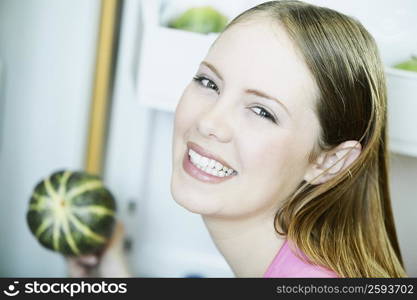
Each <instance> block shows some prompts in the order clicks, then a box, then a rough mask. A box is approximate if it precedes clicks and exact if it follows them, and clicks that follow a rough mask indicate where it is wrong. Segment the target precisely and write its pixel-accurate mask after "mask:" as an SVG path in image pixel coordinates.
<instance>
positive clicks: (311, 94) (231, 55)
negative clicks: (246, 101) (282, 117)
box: [206, 19, 317, 108]
mask: <svg viewBox="0 0 417 300" xmlns="http://www.w3.org/2000/svg"><path fill="white" fill-rule="evenodd" d="M206 60H207V61H208V62H210V63H212V64H213V65H215V67H216V68H217V69H218V70H219V72H220V73H221V74H222V76H223V77H224V80H225V85H228V84H230V85H234V84H236V85H239V86H242V87H244V88H255V89H258V90H262V91H263V92H266V93H269V94H272V96H275V97H277V98H280V99H282V101H284V102H287V103H288V104H287V103H286V105H287V106H288V107H291V106H296V105H304V106H306V105H307V106H309V107H310V108H312V107H313V103H312V102H313V101H312V100H313V99H314V98H315V96H316V95H317V92H316V84H315V82H314V79H313V77H312V75H311V73H310V71H309V69H308V67H307V65H306V64H305V62H304V61H303V59H302V57H301V55H300V54H299V53H298V49H297V48H296V46H295V45H294V44H293V42H292V41H291V40H290V38H289V36H288V34H287V33H286V31H285V29H284V28H283V27H282V26H281V25H279V24H278V22H276V21H273V20H271V19H265V20H259V19H258V20H249V21H245V22H243V23H238V24H235V25H233V26H231V27H230V28H229V29H228V30H226V31H225V32H223V33H222V34H221V36H220V37H219V38H218V39H217V41H216V42H215V44H214V45H213V46H212V47H211V48H210V50H209V52H208V54H207V57H206ZM290 102H292V103H290Z"/></svg>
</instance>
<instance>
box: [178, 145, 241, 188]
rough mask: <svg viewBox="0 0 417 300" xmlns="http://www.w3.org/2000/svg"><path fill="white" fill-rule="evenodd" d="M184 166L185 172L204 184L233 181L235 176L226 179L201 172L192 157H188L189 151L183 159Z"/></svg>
mask: <svg viewBox="0 0 417 300" xmlns="http://www.w3.org/2000/svg"><path fill="white" fill-rule="evenodd" d="M182 166H183V168H184V170H185V171H186V172H187V173H188V174H189V175H190V176H191V177H193V178H195V179H197V180H200V181H202V182H206V183H220V182H223V181H226V180H229V179H231V178H232V177H234V176H235V175H230V176H224V177H217V176H213V175H210V174H207V173H206V172H204V171H203V170H200V169H199V168H197V167H196V166H194V165H193V164H192V163H191V161H190V157H189V156H188V149H187V151H186V152H185V154H184V159H183V163H182Z"/></svg>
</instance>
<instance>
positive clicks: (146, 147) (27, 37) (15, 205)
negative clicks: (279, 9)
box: [0, 0, 417, 277]
mask: <svg viewBox="0 0 417 300" xmlns="http://www.w3.org/2000/svg"><path fill="white" fill-rule="evenodd" d="M261 2H263V1H256V0H233V1H220V0H212V1H209V0H207V1H199V0H185V1H180V0H177V1H175V0H171V1H157V0H142V1H140V0H124V1H122V0H120V1H118V0H88V1H86V0H0V201H1V210H0V241H1V247H0V276H2V277H6V276H7V277H23V276H27V277H31V276H34V277H35V276H43V277H57V276H60V277H61V276H67V270H66V265H65V261H64V259H63V257H62V256H61V255H59V254H56V253H54V252H51V251H49V250H46V249H45V248H43V247H42V246H40V244H39V243H38V242H37V241H36V239H35V238H34V237H33V236H32V234H31V233H30V231H29V229H28V226H27V224H26V219H25V215H26V210H27V206H28V201H29V198H30V195H31V193H32V190H33V188H34V186H35V184H36V183H37V182H39V181H40V180H41V179H42V178H44V177H46V176H47V175H49V174H50V173H52V172H53V171H56V170H58V169H71V170H87V171H90V172H93V173H97V174H101V175H102V177H103V179H104V181H105V183H106V185H107V186H108V187H109V189H110V190H111V191H112V192H113V193H114V195H115V196H116V198H117V203H118V217H119V218H120V219H121V220H122V221H123V222H124V223H125V226H126V231H127V239H126V248H127V249H128V253H129V261H130V266H131V270H132V273H133V274H134V275H135V276H141V277H142V276H144V277H148V276H150V277H194V276H199V277H214V276H215V277H233V274H232V272H231V271H230V269H229V268H228V266H227V264H226V262H225V261H224V259H223V258H222V256H221V255H220V254H219V253H218V251H217V250H216V248H215V246H214V245H213V243H212V241H211V240H210V238H209V235H208V233H207V231H206V229H205V227H204V225H203V223H202V220H201V217H200V216H199V215H194V214H191V213H189V212H188V211H186V210H184V209H183V208H182V207H179V206H178V205H177V204H176V203H175V202H174V201H173V200H172V198H171V195H170V190H169V185H170V173H171V137H172V130H173V117H174V109H175V106H176V103H177V101H178V100H179V98H180V95H181V93H182V91H183V89H184V88H185V86H186V85H187V83H188V82H189V81H190V80H191V78H192V76H193V75H194V72H195V71H196V69H197V66H198V63H199V62H200V61H201V59H202V58H203V57H204V56H205V54H206V52H207V50H208V47H209V45H210V44H211V42H212V41H213V40H214V39H215V37H216V36H217V33H216V32H215V31H216V30H217V29H218V28H217V27H218V26H221V23H222V22H221V20H222V18H226V19H227V20H231V19H232V18H233V17H234V16H236V15H237V14H238V13H240V12H241V11H243V10H245V9H247V8H249V7H252V6H254V5H256V4H259V3H261ZM306 2H310V3H313V4H318V5H322V6H327V7H330V8H333V9H336V10H339V11H341V12H343V13H346V14H348V15H351V16H354V17H356V18H357V19H359V20H360V21H361V22H362V23H363V24H364V25H365V27H366V28H367V29H368V30H369V31H370V32H371V34H372V35H373V36H374V37H375V39H376V41H377V43H378V45H379V48H380V51H381V55H382V58H383V61H384V64H385V67H386V74H387V80H388V91H389V121H390V123H389V136H390V145H389V147H390V150H391V154H392V156H391V178H392V182H391V189H392V202H393V208H394V214H395V220H396V225H397V231H398V234H399V239H400V245H401V248H402V253H403V257H404V260H405V264H406V268H407V272H408V274H409V276H417V239H416V237H417V196H416V195H417V120H416V115H417V73H416V72H413V71H405V70H403V69H398V68H393V66H394V65H396V64H398V63H401V62H404V61H407V60H409V59H410V58H411V56H412V55H417V39H416V36H417V19H416V18H415V16H416V15H417V2H416V1H413V0H401V1H384V2H381V1H377V0H367V1H360V0H351V1H342V0H339V1H336V0H333V1H325V0H308V1H306ZM206 5H211V6H212V7H213V8H214V9H215V10H216V11H217V12H219V13H220V14H221V16H220V17H219V15H216V14H212V15H215V18H218V19H217V20H220V21H219V23H216V25H215V26H213V27H212V28H211V29H210V30H209V31H212V32H211V33H208V34H206V33H203V32H202V31H203V30H206V28H201V27H200V28H197V29H196V28H194V29H196V31H199V32H192V31H189V30H190V28H185V26H184V20H181V16H182V17H184V16H183V15H182V14H183V13H184V12H185V11H186V10H187V9H189V8H192V7H201V6H206ZM219 18H220V19H219ZM173 20H177V21H178V22H173ZM181 22H183V23H181ZM406 68H407V67H406Z"/></svg>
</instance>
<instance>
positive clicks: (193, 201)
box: [171, 176, 220, 215]
mask: <svg viewBox="0 0 417 300" xmlns="http://www.w3.org/2000/svg"><path fill="white" fill-rule="evenodd" d="M171 196H172V198H173V199H174V200H175V202H177V204H179V205H180V206H182V207H183V208H185V209H186V210H188V211H189V212H192V213H195V214H199V215H216V214H217V213H219V211H220V207H219V203H216V202H213V198H212V197H204V196H202V195H201V194H199V193H197V192H196V191H191V190H189V189H188V188H186V187H185V186H184V184H181V183H179V182H178V180H177V179H176V178H175V176H172V177H171Z"/></svg>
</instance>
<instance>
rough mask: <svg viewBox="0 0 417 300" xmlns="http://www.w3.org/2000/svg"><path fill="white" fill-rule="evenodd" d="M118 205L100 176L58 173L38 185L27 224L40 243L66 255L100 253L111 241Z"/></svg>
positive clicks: (31, 201) (31, 202)
mask: <svg viewBox="0 0 417 300" xmlns="http://www.w3.org/2000/svg"><path fill="white" fill-rule="evenodd" d="M115 211H116V204H115V200H114V197H113V195H112V194H111V193H110V191H109V190H107V189H106V188H105V187H104V186H103V183H102V181H101V180H100V178H99V177H98V176H94V175H90V174H87V173H84V172H70V171H59V172H55V173H54V174H52V175H51V176H50V177H48V178H46V179H45V180H43V181H41V182H40V183H38V184H37V185H36V187H35V189H34V191H33V193H32V196H31V199H30V203H29V210H28V212H27V222H28V225H29V228H30V230H31V231H32V233H33V234H34V235H35V236H36V237H37V239H38V240H39V242H40V243H41V244H42V245H43V246H45V247H47V248H49V249H52V250H55V251H59V252H61V253H63V254H65V255H80V254H87V253H92V252H95V251H97V250H98V249H99V248H101V247H102V246H103V245H104V244H105V243H106V242H107V241H108V238H109V237H110V235H111V233H112V231H113V227H114V223H115Z"/></svg>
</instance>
